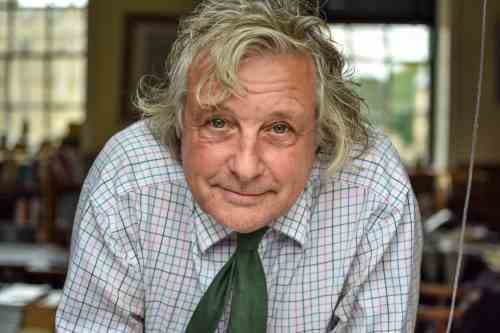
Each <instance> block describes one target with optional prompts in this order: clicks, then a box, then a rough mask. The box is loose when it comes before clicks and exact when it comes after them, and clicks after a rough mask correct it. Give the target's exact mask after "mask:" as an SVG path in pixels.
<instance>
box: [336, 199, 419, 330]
mask: <svg viewBox="0 0 500 333" xmlns="http://www.w3.org/2000/svg"><path fill="white" fill-rule="evenodd" d="M370 220H371V221H370V223H369V225H370V229H369V230H367V231H366V233H365V235H364V239H363V240H362V241H361V243H360V246H359V248H358V256H357V259H356V260H355V263H353V269H352V272H351V274H350V279H349V281H348V284H349V285H350V287H351V288H349V291H348V292H347V294H346V295H345V297H344V299H343V300H342V302H341V303H340V305H339V313H340V314H341V315H340V317H343V318H344V319H345V320H343V321H342V320H341V321H340V322H339V324H338V325H337V327H336V329H335V330H334V331H333V332H336V333H337V332H352V333H362V332H384V333H388V332H413V331H414V326H415V317H416V312H417V307H418V295H419V281H420V260H421V250H422V233H421V226H420V216H419V212H418V207H417V204H416V201H415V197H414V194H413V192H412V191H411V190H408V191H407V192H406V195H403V200H401V204H400V205H396V206H394V205H389V204H385V203H379V204H378V205H377V208H376V209H375V210H374V211H372V212H371V214H370Z"/></svg>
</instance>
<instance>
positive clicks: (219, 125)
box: [209, 118, 226, 128]
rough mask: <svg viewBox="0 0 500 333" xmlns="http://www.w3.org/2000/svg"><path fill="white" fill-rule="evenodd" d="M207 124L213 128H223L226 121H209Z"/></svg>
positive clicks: (219, 119) (216, 119) (217, 119)
mask: <svg viewBox="0 0 500 333" xmlns="http://www.w3.org/2000/svg"><path fill="white" fill-rule="evenodd" d="M209 123H210V126H212V127H213V128H224V127H225V126H226V121H225V120H224V119H221V118H213V119H210V121H209Z"/></svg>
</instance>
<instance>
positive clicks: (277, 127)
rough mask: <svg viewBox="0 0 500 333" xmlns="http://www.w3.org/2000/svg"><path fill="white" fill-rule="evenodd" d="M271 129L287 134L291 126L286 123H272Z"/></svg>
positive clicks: (277, 132)
mask: <svg viewBox="0 0 500 333" xmlns="http://www.w3.org/2000/svg"><path fill="white" fill-rule="evenodd" d="M271 129H272V131H273V132H274V133H276V134H285V133H287V132H288V131H289V130H290V126H288V125H287V124H284V123H276V124H273V125H272V127H271Z"/></svg>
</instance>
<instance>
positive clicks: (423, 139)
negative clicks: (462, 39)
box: [331, 24, 431, 166]
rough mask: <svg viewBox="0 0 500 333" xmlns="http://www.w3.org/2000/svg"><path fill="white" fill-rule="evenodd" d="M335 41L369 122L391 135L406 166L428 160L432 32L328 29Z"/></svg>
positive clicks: (404, 27) (412, 27)
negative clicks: (356, 87) (350, 72)
mask: <svg viewBox="0 0 500 333" xmlns="http://www.w3.org/2000/svg"><path fill="white" fill-rule="evenodd" d="M331 31H332V34H333V39H334V40H335V41H336V42H337V43H338V44H339V48H340V50H341V51H342V52H343V53H344V55H345V56H346V58H347V59H348V62H349V64H350V65H351V66H352V67H353V69H354V80H355V81H356V82H358V83H359V84H360V86H359V91H358V93H359V94H360V95H361V97H363V98H364V99H365V101H366V103H367V105H368V115H369V118H370V119H371V120H372V122H373V123H374V124H375V125H378V126H379V127H382V128H383V129H384V130H385V132H386V133H387V134H388V135H389V137H390V138H391V140H392V141H393V143H394V144H395V146H396V148H397V149H398V151H399V153H400V154H401V157H402V159H403V161H404V162H405V163H406V164H407V165H408V166H415V165H417V164H423V165H427V164H428V163H429V162H430V158H431V150H430V147H431V142H430V137H431V132H430V131H431V127H430V124H431V112H430V109H431V52H430V45H431V43H430V37H431V36H430V27H429V26H428V25H425V24H332V25H331Z"/></svg>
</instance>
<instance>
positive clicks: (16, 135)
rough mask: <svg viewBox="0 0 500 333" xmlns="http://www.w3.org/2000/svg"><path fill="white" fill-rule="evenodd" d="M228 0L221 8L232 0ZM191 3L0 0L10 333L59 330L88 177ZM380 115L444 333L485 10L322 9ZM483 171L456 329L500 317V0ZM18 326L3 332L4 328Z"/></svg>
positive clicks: (404, 5)
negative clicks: (416, 219) (396, 156)
mask: <svg viewBox="0 0 500 333" xmlns="http://www.w3.org/2000/svg"><path fill="white" fill-rule="evenodd" d="M221 1H223V0H221ZM196 2H197V1H195V0H141V1H134V0H106V1H98V0H0V321H1V322H3V323H5V325H6V326H4V328H2V329H0V330H1V332H8V333H10V332H13V333H14V332H24V333H26V332H53V320H54V313H55V308H56V306H57V303H58V300H59V297H60V289H61V288H62V286H63V283H64V278H65V273H66V268H67V261H68V254H69V244H70V239H71V228H72V224H73V217H74V212H75V208H76V204H77V200H78V195H79V191H80V188H81V185H82V182H83V180H84V177H85V174H86V172H87V171H88V168H89V167H90V165H91V164H92V161H93V160H94V158H95V156H96V155H97V153H98V152H99V150H100V149H101V148H102V147H103V145H104V143H105V142H106V140H107V139H109V138H110V136H112V135H113V134H114V133H116V132H117V131H119V130H120V129H123V128H124V127H126V126H127V125H128V124H130V123H131V122H133V121H135V120H136V119H138V118H139V116H140V115H139V114H138V112H137V111H136V110H135V109H134V107H133V105H132V100H133V94H134V89H135V87H136V84H137V81H138V79H139V78H140V77H141V76H142V75H145V74H153V75H157V76H161V75H162V74H163V73H164V66H163V62H164V59H165V55H166V54H167V53H168V50H169V47H170V45H171V43H172V41H173V40H174V39H175V32H176V25H177V20H178V19H179V17H181V16H183V15H185V14H186V13H188V12H189V11H190V9H192V8H193V6H194V5H195V4H196ZM321 3H324V6H323V7H322V11H323V15H325V16H326V17H327V18H328V21H329V22H330V27H331V33H332V35H333V38H334V40H336V42H337V44H338V47H339V49H340V50H342V52H343V53H344V55H345V56H346V57H347V59H348V61H349V64H350V65H351V71H350V74H351V75H352V77H353V79H354V80H355V81H356V82H357V83H358V84H359V86H358V87H357V89H358V90H359V93H360V94H361V96H363V97H364V98H365V99H366V102H367V105H368V114H369V117H370V118H371V119H372V121H373V122H374V123H375V124H377V125H378V126H380V127H382V128H383V129H384V130H385V131H386V133H387V134H388V135H389V136H390V137H391V139H392V140H393V142H394V144H395V145H396V147H397V148H398V150H399V152H400V154H401V156H402V158H403V161H404V163H405V165H406V167H407V170H408V173H409V175H410V179H411V182H412V184H413V186H414V189H415V191H416V193H417V197H418V200H419V204H420V208H421V211H422V216H423V222H422V223H423V228H424V232H425V248H424V257H423V262H422V285H421V291H420V292H421V300H420V303H421V305H420V308H419V314H418V327H417V332H444V330H445V323H446V319H447V314H448V308H449V299H450V295H451V288H450V285H451V281H452V279H453V276H454V273H455V263H456V258H457V241H458V226H459V223H460V219H461V216H462V207H463V203H464V198H465V188H466V180H467V179H466V176H467V163H468V157H469V154H470V142H471V133H472V120H473V111H474V101H475V95H476V86H477V79H478V71H479V46H480V44H479V43H480V27H481V8H480V6H481V3H480V1H467V0H399V1H390V0H377V1H371V0H349V1H347V0H329V1H321ZM485 47H486V54H485V61H486V62H485V75H484V82H483V95H482V108H481V124H480V128H479V138H478V139H479V142H478V147H477V148H478V150H477V166H476V170H475V174H474V177H473V180H472V183H473V188H472V196H471V207H470V210H469V224H468V227H467V230H466V245H465V257H464V265H463V269H462V272H461V280H460V281H461V284H460V289H459V290H458V302H457V304H458V307H457V311H456V312H455V325H454V330H453V331H454V332H471V331H472V330H474V329H480V330H481V332H490V331H491V332H494V331H497V330H494V327H498V326H495V325H496V324H498V320H499V318H500V316H498V314H500V313H499V311H498V310H496V308H498V307H496V303H498V301H500V281H499V279H498V272H500V235H499V232H500V210H499V209H498V207H496V204H497V201H498V198H499V197H500V149H499V148H498V141H497V140H500V132H499V131H498V129H497V127H498V125H500V110H499V109H500V2H499V1H490V2H489V6H488V12H487V26H486V45H485ZM5 327H7V328H5Z"/></svg>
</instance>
